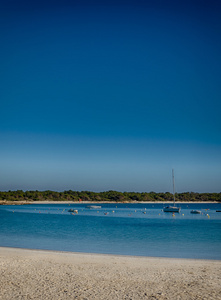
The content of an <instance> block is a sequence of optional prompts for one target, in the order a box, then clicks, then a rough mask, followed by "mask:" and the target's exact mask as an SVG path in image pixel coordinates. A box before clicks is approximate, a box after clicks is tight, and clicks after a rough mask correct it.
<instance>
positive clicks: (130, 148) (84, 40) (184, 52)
mask: <svg viewBox="0 0 221 300" xmlns="http://www.w3.org/2000/svg"><path fill="white" fill-rule="evenodd" d="M0 36H1V47H0V66H1V68H0V83H1V84H0V112H1V117H0V190H1V191H7V190H17V189H22V190H24V191H25V190H54V191H64V190H70V189H71V190H76V191H82V190H84V191H85V190H87V191H96V192H99V191H107V190H117V191H122V192H124V191H135V192H150V191H155V192H168V191H169V192H172V168H174V173H175V187H176V192H191V191H192V192H221V118H220V113H221V55H220V53H221V39H220V36H221V2H220V1H218V0H217V1H216V0H212V1H197V0H192V1H189V0H186V1H175V0H168V1H163V0H162V1H160V0H156V1H148V0H146V1H142V0H137V1H135V0H134V1H133V0H128V1H123V0H119V1H115V0H112V1H111V0H107V1H96V0H95V1H89V0H88V1H83V0H82V1H74V0H73V1H69V0H63V1H59V0H55V1H50V0H45V1H42V0H39V1H36V0H33V1H26V0H21V1H15V0H7V1H6V0H2V1H1V2H0Z"/></svg>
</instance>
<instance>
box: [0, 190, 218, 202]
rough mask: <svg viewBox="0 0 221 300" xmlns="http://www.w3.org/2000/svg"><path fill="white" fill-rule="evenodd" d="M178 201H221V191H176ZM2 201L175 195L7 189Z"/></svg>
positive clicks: (162, 198)
mask: <svg viewBox="0 0 221 300" xmlns="http://www.w3.org/2000/svg"><path fill="white" fill-rule="evenodd" d="M175 197H176V201H180V202H199V201H200V202H201V201H202V202H215V201H217V202H221V193H194V192H185V193H176V194H175ZM0 200H1V201H4V200H6V201H31V202H32V201H75V202H79V201H92V202H93V201H94V202H108V201H114V202H133V201H137V202H144V201H147V202H155V201H156V202H167V201H171V202H172V201H173V195H172V194H171V193H169V192H166V193H155V192H149V193H147V192H145V193H138V192H117V191H106V192H99V193H96V192H91V191H81V192H78V191H72V190H69V191H64V192H55V191H49V190H48V191H22V190H17V191H7V192H0Z"/></svg>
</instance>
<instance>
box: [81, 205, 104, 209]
mask: <svg viewBox="0 0 221 300" xmlns="http://www.w3.org/2000/svg"><path fill="white" fill-rule="evenodd" d="M85 208H89V209H98V208H101V206H100V205H87V206H86V207H85Z"/></svg>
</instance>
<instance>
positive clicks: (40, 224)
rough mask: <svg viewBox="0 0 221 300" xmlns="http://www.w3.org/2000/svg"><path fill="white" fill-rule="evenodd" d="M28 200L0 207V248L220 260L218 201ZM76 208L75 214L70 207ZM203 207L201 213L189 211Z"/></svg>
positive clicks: (220, 222)
mask: <svg viewBox="0 0 221 300" xmlns="http://www.w3.org/2000/svg"><path fill="white" fill-rule="evenodd" d="M98 205H101V206H102V207H101V208H99V209H87V208H86V205H85V204H78V203H76V204H32V205H21V206H12V205H7V206H1V207H0V246H5V247H19V248H29V249H47V250H60V251H73V252H90V253H108V254H122V255H136V256H157V257H177V258H197V259H219V260H220V259H221V213H218V212H216V210H220V209H221V204H215V203H214V204H188V205H187V204H179V206H180V207H181V212H180V213H176V214H175V215H173V214H172V213H164V212H163V211H162V209H163V207H164V205H163V204H103V203H102V204H98ZM70 208H72V209H77V210H78V213H74V214H72V213H70V212H68V210H69V209H70ZM192 209H197V210H201V212H202V213H201V214H200V215H194V214H191V213H190V211H191V210H192Z"/></svg>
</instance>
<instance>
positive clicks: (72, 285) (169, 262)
mask: <svg viewBox="0 0 221 300" xmlns="http://www.w3.org/2000/svg"><path fill="white" fill-rule="evenodd" d="M0 299H2V300H9V299H10V300H12V299H51V300H52V299H53V300H57V299H60V300H63V299H98V300H100V299H101V300H102V299H112V300H113V299H176V300H178V299H188V300H189V299H205V300H208V299H216V300H217V299H221V261H214V260H191V259H169V258H149V257H133V256H116V255H100V254H84V253H70V252H55V251H38V250H26V249H15V248H3V247H2V248H1V247H0Z"/></svg>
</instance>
